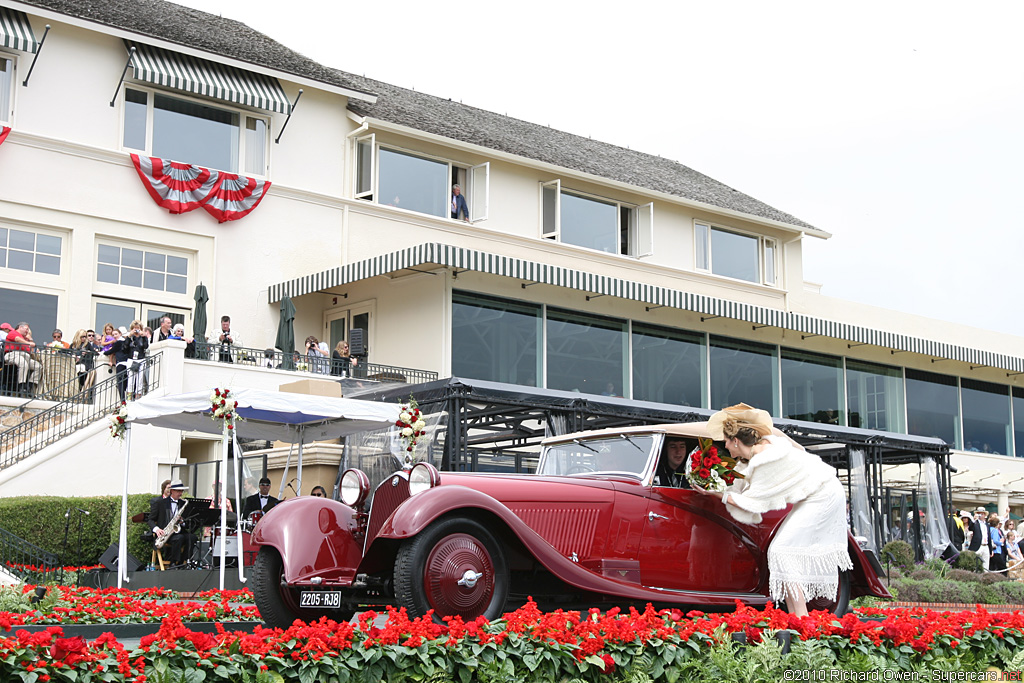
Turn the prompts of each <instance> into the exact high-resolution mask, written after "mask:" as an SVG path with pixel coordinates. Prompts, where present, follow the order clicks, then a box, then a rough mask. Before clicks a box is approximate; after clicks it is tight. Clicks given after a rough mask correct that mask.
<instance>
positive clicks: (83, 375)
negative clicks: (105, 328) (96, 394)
mask: <svg viewBox="0 0 1024 683" xmlns="http://www.w3.org/2000/svg"><path fill="white" fill-rule="evenodd" d="M71 350H72V352H73V353H74V354H75V370H76V371H77V372H78V390H79V391H85V390H86V389H92V387H93V385H94V384H95V383H96V368H95V363H96V356H98V355H99V353H100V347H99V346H98V345H97V344H96V333H95V332H93V331H92V330H88V331H87V330H78V332H75V336H74V337H72V339H71Z"/></svg>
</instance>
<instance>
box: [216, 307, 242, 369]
mask: <svg viewBox="0 0 1024 683" xmlns="http://www.w3.org/2000/svg"><path fill="white" fill-rule="evenodd" d="M217 341H218V342H219V343H220V357H219V359H218V360H220V362H221V363H233V362H234V360H232V358H231V347H232V346H241V345H242V342H241V341H239V340H238V337H237V336H236V335H234V334H232V333H231V318H230V317H229V316H226V315H222V316H221V317H220V335H219V336H218V337H217Z"/></svg>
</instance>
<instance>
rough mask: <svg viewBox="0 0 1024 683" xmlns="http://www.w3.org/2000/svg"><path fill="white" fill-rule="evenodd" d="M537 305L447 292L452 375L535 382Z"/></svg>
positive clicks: (538, 368) (526, 383) (538, 359)
mask: <svg viewBox="0 0 1024 683" xmlns="http://www.w3.org/2000/svg"><path fill="white" fill-rule="evenodd" d="M541 320H542V316H541V307H540V306H537V305H533V304H527V303H522V302H517V301H509V300H507V299H493V298H490V297H485V296H481V295H478V294H468V293H464V292H454V293H453V294H452V375H454V376H455V377H467V378H471V379H483V380H490V381H492V382H507V383H509V384H521V385H523V386H529V387H536V386H540V385H541V383H540V381H539V379H540V376H541V357H540V336H541Z"/></svg>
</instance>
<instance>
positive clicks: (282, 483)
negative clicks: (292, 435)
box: [277, 443, 295, 500]
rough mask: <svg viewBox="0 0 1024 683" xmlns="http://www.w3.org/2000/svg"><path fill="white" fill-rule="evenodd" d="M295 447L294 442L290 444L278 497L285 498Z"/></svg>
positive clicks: (279, 498)
mask: <svg viewBox="0 0 1024 683" xmlns="http://www.w3.org/2000/svg"><path fill="white" fill-rule="evenodd" d="M293 448H295V444H294V443H290V444H288V457H287V458H285V460H284V474H282V475H281V490H280V491H278V493H277V499H278V500H283V499H284V487H285V482H286V481H288V466H289V465H291V464H292V449H293Z"/></svg>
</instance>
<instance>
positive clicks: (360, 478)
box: [340, 470, 370, 508]
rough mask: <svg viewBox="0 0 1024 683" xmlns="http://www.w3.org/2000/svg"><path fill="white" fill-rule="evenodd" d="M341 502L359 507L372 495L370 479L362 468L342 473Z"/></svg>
mask: <svg viewBox="0 0 1024 683" xmlns="http://www.w3.org/2000/svg"><path fill="white" fill-rule="evenodd" d="M340 492H341V502H342V503H344V504H345V505H348V506H349V507H354V508H355V507H359V506H360V505H362V504H363V503H364V502H365V501H366V497H367V496H368V495H370V479H369V477H367V476H366V474H365V473H364V472H363V471H362V470H345V474H343V475H341V491H340Z"/></svg>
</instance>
